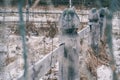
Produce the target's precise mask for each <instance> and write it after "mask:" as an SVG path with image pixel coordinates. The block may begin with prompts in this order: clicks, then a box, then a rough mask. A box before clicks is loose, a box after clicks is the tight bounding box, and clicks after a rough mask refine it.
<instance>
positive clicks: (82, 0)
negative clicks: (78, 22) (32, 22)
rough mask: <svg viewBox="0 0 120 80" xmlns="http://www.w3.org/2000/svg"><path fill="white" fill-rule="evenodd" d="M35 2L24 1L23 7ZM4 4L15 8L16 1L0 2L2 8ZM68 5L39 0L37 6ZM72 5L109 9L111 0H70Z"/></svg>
mask: <svg viewBox="0 0 120 80" xmlns="http://www.w3.org/2000/svg"><path fill="white" fill-rule="evenodd" d="M35 1H36V0H24V5H26V4H27V3H29V5H33V4H34V2H35ZM5 4H8V5H12V6H16V5H17V4H18V0H0V5H1V6H4V5H5ZM51 4H53V5H55V6H58V5H69V0H40V1H39V4H38V5H51ZM72 4H73V5H84V6H88V7H89V6H98V7H101V6H103V7H109V6H110V4H111V0H72Z"/></svg>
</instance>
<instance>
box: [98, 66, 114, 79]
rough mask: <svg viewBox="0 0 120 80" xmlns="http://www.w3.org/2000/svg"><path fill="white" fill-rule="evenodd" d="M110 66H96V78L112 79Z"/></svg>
mask: <svg viewBox="0 0 120 80" xmlns="http://www.w3.org/2000/svg"><path fill="white" fill-rule="evenodd" d="M112 74H113V73H112V70H111V68H110V67H108V66H105V65H102V66H100V67H98V68H97V80H113V77H112Z"/></svg>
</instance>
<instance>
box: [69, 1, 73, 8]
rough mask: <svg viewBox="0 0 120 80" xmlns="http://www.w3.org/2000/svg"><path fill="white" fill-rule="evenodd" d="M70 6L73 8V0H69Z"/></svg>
mask: <svg viewBox="0 0 120 80" xmlns="http://www.w3.org/2000/svg"><path fill="white" fill-rule="evenodd" d="M69 7H70V8H71V7H72V1H71V0H69Z"/></svg>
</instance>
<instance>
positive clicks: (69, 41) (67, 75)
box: [59, 8, 80, 80]
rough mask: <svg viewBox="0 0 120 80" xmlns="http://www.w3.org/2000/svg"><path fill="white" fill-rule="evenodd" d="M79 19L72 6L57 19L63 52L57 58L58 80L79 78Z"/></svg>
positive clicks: (77, 79) (75, 79)
mask: <svg viewBox="0 0 120 80" xmlns="http://www.w3.org/2000/svg"><path fill="white" fill-rule="evenodd" d="M79 25H80V20H79V17H78V15H77V14H76V13H75V11H74V9H73V8H69V9H66V10H64V11H63V13H62V14H61V16H60V20H59V30H60V32H61V34H60V36H61V37H60V38H61V43H63V44H64V53H62V54H61V59H60V60H59V80H80V71H79V54H80V39H79V36H78V33H77V29H78V28H79Z"/></svg>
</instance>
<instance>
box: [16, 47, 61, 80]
mask: <svg viewBox="0 0 120 80" xmlns="http://www.w3.org/2000/svg"><path fill="white" fill-rule="evenodd" d="M62 52H63V46H60V47H59V48H57V49H55V50H54V51H53V52H51V53H49V54H48V55H46V56H45V57H44V58H43V59H42V60H40V61H38V62H37V63H35V65H34V66H32V67H30V68H29V70H28V73H29V74H28V80H39V79H40V78H41V77H42V76H44V75H45V74H46V73H47V71H48V70H50V68H51V67H52V66H53V65H54V64H55V63H56V62H57V60H58V58H59V53H62ZM51 57H52V58H51ZM51 59H52V64H51ZM18 80H24V77H23V75H20V77H19V78H18Z"/></svg>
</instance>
